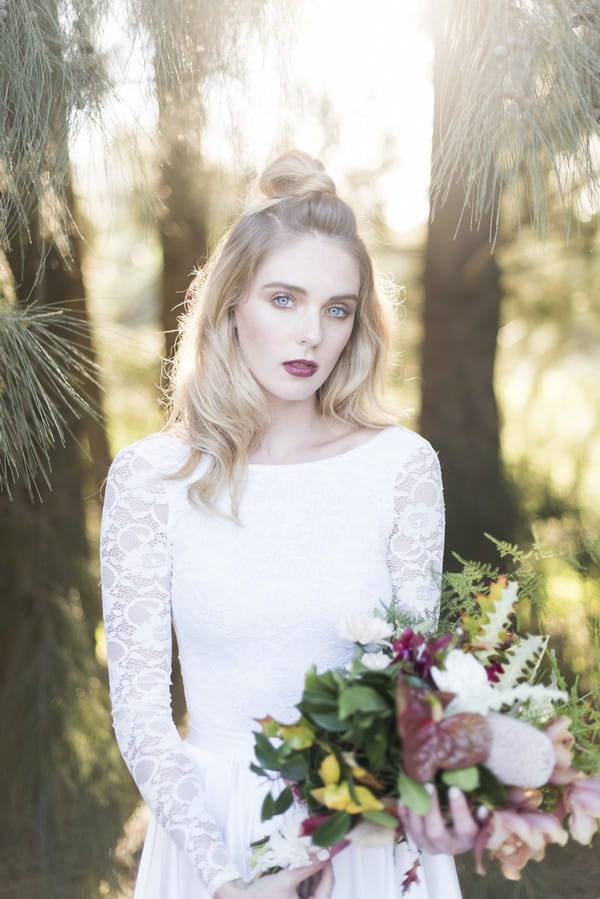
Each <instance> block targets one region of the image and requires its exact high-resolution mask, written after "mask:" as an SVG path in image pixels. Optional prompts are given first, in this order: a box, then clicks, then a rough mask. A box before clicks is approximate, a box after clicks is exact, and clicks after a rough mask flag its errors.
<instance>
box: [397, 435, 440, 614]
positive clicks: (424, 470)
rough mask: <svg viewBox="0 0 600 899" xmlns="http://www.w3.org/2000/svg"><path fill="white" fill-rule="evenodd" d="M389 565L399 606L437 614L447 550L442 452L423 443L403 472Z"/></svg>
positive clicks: (398, 488) (415, 611) (412, 612)
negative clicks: (445, 550)
mask: <svg viewBox="0 0 600 899" xmlns="http://www.w3.org/2000/svg"><path fill="white" fill-rule="evenodd" d="M393 507H394V520H393V526H392V531H391V535H390V538H389V543H388V554H387V564H388V570H389V572H390V577H391V581H392V587H393V591H394V595H395V597H396V601H397V603H398V605H399V608H400V609H401V610H402V611H405V612H406V613H407V614H408V615H410V616H411V617H412V618H414V619H418V620H423V619H426V618H428V619H433V620H435V619H437V617H438V614H439V605H440V581H441V571H442V556H443V551H444V499H443V492H442V479H441V473H440V466H439V462H438V458H437V455H436V453H435V452H434V451H433V449H432V448H431V446H430V445H429V444H428V443H426V442H423V444H422V445H421V446H419V448H418V449H417V451H416V452H414V453H413V454H412V455H411V456H409V458H408V460H407V462H406V464H405V465H404V466H403V467H402V470H401V471H400V473H399V474H398V476H397V478H396V481H395V484H394V495H393Z"/></svg>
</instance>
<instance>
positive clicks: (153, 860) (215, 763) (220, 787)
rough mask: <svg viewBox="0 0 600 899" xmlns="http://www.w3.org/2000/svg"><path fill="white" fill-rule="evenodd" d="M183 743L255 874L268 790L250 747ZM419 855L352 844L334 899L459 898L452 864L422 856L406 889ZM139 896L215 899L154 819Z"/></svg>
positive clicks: (239, 861) (339, 865) (230, 841)
mask: <svg viewBox="0 0 600 899" xmlns="http://www.w3.org/2000/svg"><path fill="white" fill-rule="evenodd" d="M186 745H187V747H188V749H189V752H190V754H191V755H192V757H193V759H194V760H195V761H196V763H197V766H198V772H199V773H200V776H201V777H202V780H203V782H204V786H205V791H206V797H207V803H208V807H209V809H210V811H211V813H212V815H213V817H214V819H215V821H216V823H217V826H218V827H219V830H220V832H221V834H222V836H223V840H224V842H225V845H226V847H227V850H228V852H229V855H230V858H231V860H232V862H233V864H234V865H236V867H237V868H238V870H239V871H240V872H241V874H242V876H243V877H244V879H246V880H250V879H251V877H252V871H251V869H250V867H249V864H248V861H249V857H250V851H249V846H250V843H251V842H252V841H254V840H257V839H260V838H261V837H262V836H264V834H265V824H264V823H263V822H261V820H260V808H261V805H262V801H263V798H264V795H265V792H266V790H267V789H268V785H265V784H264V783H263V782H262V781H261V779H260V778H259V777H257V776H256V775H255V774H253V773H252V772H251V771H250V769H249V765H250V762H251V761H252V744H251V743H249V741H248V735H247V734H241V735H240V737H239V739H236V738H234V739H232V738H231V737H227V738H219V739H218V740H216V739H215V738H214V735H210V736H209V735H206V734H204V735H199V734H197V733H192V734H191V735H190V737H189V738H188V740H187V741H186ZM417 857H418V853H415V852H414V851H413V850H411V849H410V848H409V847H408V846H407V844H406V843H404V842H403V843H400V844H398V845H396V846H395V847H394V848H392V847H377V848H369V849H367V848H362V847H358V846H355V845H350V846H348V847H347V848H346V849H344V850H343V851H342V852H340V853H339V854H338V855H336V857H335V858H334V860H333V868H334V873H335V888H334V891H333V899H461V892H460V886H459V883H458V877H457V875H456V867H455V865H454V860H453V858H452V857H450V856H445V855H427V854H425V853H422V854H421V857H420V858H421V866H420V868H419V869H418V877H419V882H418V883H414V884H413V885H412V886H411V887H410V889H409V890H408V891H407V892H406V893H403V892H402V881H403V879H404V876H405V874H406V872H407V871H408V870H409V869H410V868H411V867H412V865H413V863H414V861H415V859H416V858H417ZM134 899H212V896H210V894H209V893H208V891H207V890H206V888H205V886H204V885H203V883H202V881H201V880H200V877H199V875H198V874H197V872H196V871H195V869H194V868H193V867H192V865H191V864H190V862H189V861H188V859H187V857H186V856H185V855H184V853H183V852H182V851H181V850H180V849H179V847H178V846H176V844H175V843H174V842H173V840H171V838H170V837H169V835H168V834H167V832H166V831H165V830H164V829H163V828H162V827H161V826H160V825H159V824H158V822H157V821H156V819H155V818H154V816H153V815H151V817H150V824H149V827H148V833H147V835H146V840H145V843H144V848H143V852H142V858H141V861H140V867H139V872H138V877H137V881H136V887H135V894H134Z"/></svg>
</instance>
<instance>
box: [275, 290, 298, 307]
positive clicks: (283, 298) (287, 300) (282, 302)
mask: <svg viewBox="0 0 600 899" xmlns="http://www.w3.org/2000/svg"><path fill="white" fill-rule="evenodd" d="M271 302H272V303H273V305H274V306H279V308H280V309H289V307H290V306H292V305H293V304H294V300H293V298H292V297H290V296H289V295H288V294H287V293H278V294H277V296H274V297H273V298H272V300H271Z"/></svg>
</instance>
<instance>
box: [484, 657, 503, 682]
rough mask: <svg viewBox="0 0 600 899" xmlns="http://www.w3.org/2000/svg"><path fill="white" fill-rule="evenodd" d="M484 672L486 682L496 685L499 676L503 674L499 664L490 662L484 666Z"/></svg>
mask: <svg viewBox="0 0 600 899" xmlns="http://www.w3.org/2000/svg"><path fill="white" fill-rule="evenodd" d="M485 672H486V674H487V678H488V681H489V682H490V683H491V684H497V683H498V682H499V680H500V675H501V674H504V668H503V667H502V665H501V664H500V662H490V664H489V665H486V666H485Z"/></svg>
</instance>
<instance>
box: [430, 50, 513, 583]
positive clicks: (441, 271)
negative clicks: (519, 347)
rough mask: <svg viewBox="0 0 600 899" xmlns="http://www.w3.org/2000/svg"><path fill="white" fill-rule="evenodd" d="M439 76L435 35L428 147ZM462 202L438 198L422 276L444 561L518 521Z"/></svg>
mask: <svg viewBox="0 0 600 899" xmlns="http://www.w3.org/2000/svg"><path fill="white" fill-rule="evenodd" d="M442 76H443V78H444V84H442ZM448 78H449V73H448V69H447V65H446V59H445V58H444V47H443V45H442V41H441V38H440V36H439V35H438V39H437V46H436V61H435V71H434V91H435V101H434V122H435V126H434V136H433V152H434V153H435V152H436V151H437V150H438V149H439V143H440V139H441V138H442V137H443V133H444V118H445V116H447V115H448V114H449V113H450V111H451V109H452V97H451V91H450V90H449V86H448ZM442 95H443V96H444V98H445V99H444V104H443V105H442V103H441V101H440V98H441V97H442ZM463 203H464V191H463V188H462V186H461V185H460V184H458V183H454V184H452V185H451V186H450V191H449V194H448V200H447V202H446V204H445V205H444V206H443V207H442V208H441V209H437V210H436V213H435V218H434V220H433V221H432V222H431V223H430V225H429V233H428V239H427V247H426V252H425V272H424V287H425V300H424V313H423V314H424V341H423V350H422V378H423V392H422V407H421V421H420V429H421V432H422V433H423V434H424V436H426V437H427V438H428V439H429V440H430V441H431V442H432V444H433V446H434V447H435V448H436V449H437V450H438V452H439V457H440V462H441V466H442V474H443V477H444V484H445V496H446V509H447V533H446V556H447V557H446V560H445V561H446V566H447V567H451V564H452V558H451V555H450V554H451V552H452V551H455V552H458V553H459V554H460V555H461V556H464V557H466V558H468V559H480V560H486V559H490V558H491V559H495V558H496V554H495V552H494V550H493V547H492V545H491V544H490V543H489V541H488V540H486V539H485V537H484V532H488V533H491V534H492V535H493V536H494V537H498V538H499V539H506V540H512V539H513V538H514V537H515V533H516V528H517V523H518V514H517V506H516V502H515V497H514V495H513V493H512V491H511V488H510V486H509V484H508V481H507V478H506V477H505V474H504V472H503V467H502V462H501V457H500V433H499V417H498V408H497V404H496V398H495V394H494V360H495V353H496V338H497V332H498V326H499V317H500V305H501V300H502V287H501V283H500V271H499V268H498V264H497V263H496V260H495V258H494V257H493V255H492V252H491V245H490V242H489V233H490V225H491V221H490V218H489V216H488V217H485V218H484V220H483V221H482V222H481V225H480V228H479V230H472V229H471V228H470V227H469V213H468V210H467V211H466V214H465V216H464V217H462V219H461V212H462V210H463ZM459 222H460V223H459Z"/></svg>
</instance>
